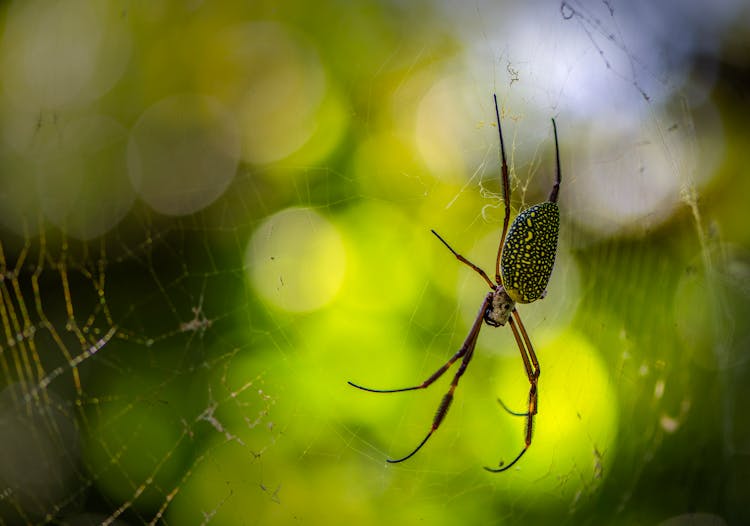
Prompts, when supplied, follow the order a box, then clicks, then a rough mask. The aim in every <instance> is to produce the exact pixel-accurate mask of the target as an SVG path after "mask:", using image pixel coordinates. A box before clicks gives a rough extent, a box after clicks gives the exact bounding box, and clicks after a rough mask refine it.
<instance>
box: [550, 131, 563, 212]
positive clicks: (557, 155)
mask: <svg viewBox="0 0 750 526" xmlns="http://www.w3.org/2000/svg"><path fill="white" fill-rule="evenodd" d="M552 131H553V132H554V134H555V161H556V166H557V175H556V177H555V184H554V185H553V186H552V191H551V192H550V194H549V199H547V200H548V201H550V202H552V203H556V202H557V193H558V192H559V191H560V149H559V148H558V147H557V124H556V123H555V119H552Z"/></svg>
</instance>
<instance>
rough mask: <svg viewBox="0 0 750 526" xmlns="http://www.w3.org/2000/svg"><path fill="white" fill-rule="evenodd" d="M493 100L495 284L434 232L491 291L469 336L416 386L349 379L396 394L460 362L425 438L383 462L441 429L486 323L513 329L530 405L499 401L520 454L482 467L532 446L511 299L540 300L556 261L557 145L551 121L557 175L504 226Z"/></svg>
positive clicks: (533, 371) (525, 342)
mask: <svg viewBox="0 0 750 526" xmlns="http://www.w3.org/2000/svg"><path fill="white" fill-rule="evenodd" d="M494 99H495V116H496V117H497V129H498V134H499V136H500V154H501V163H502V164H501V170H502V179H503V203H504V205H505V219H504V220H503V231H502V235H501V236H500V245H499V247H498V251H497V259H496V260H495V282H494V283H493V282H492V280H490V278H489V276H487V273H486V272H485V271H484V270H482V269H481V268H479V267H478V266H477V265H475V264H474V263H472V262H471V261H469V260H468V259H466V258H465V257H463V256H462V255H461V254H459V253H458V252H456V251H455V250H453V248H451V246H450V245H449V244H448V243H447V242H446V241H445V240H444V239H443V238H442V237H440V235H438V233H437V232H435V231H434V230H433V231H432V233H433V234H435V236H436V237H437V238H438V239H439V240H440V241H441V242H442V243H443V244H444V245H445V246H446V247H448V250H450V251H451V253H453V255H454V256H456V258H457V259H458V260H459V261H460V262H461V263H464V264H466V265H468V266H469V267H471V268H472V269H473V270H474V271H475V272H476V273H477V274H479V275H480V276H481V277H482V279H484V280H485V281H486V282H487V284H488V285H489V286H490V289H491V290H490V292H488V293H487V295H486V296H485V297H484V300H483V301H482V305H481V306H480V307H479V313H478V314H477V317H476V318H475V319H474V323H473V324H472V326H471V329H470V330H469V335H468V336H467V337H466V339H465V340H464V343H463V345H461V348H460V349H459V350H458V351H457V352H456V353H455V354H454V355H453V356H451V358H450V359H449V360H448V361H447V362H446V363H444V364H443V365H442V366H441V367H440V368H439V369H438V370H437V371H435V372H434V373H432V375H431V376H430V377H429V378H427V379H426V380H425V381H424V382H422V383H421V384H419V385H415V386H412V387H404V388H401V389H370V388H369V387H362V386H361V385H357V384H355V383H353V382H349V384H350V385H352V386H354V387H356V388H358V389H362V390H363V391H370V392H374V393H398V392H402V391H413V390H416V389H426V388H427V387H429V386H430V385H432V383H433V382H435V381H436V380H437V379H438V378H440V377H441V376H442V375H443V374H444V373H445V372H446V371H447V370H448V369H449V368H450V366H451V365H453V364H454V363H455V362H457V361H458V360H461V364H460V365H459V367H458V371H456V374H455V375H454V376H453V380H452V381H451V384H450V387H449V388H448V392H447V393H445V394H444V395H443V399H442V400H441V402H440V405H439V406H438V410H437V412H436V413H435V416H434V418H433V420H432V426H431V427H430V430H429V431H428V433H427V436H425V437H424V439H422V441H421V442H420V443H419V445H418V446H417V447H416V448H414V450H412V452H411V453H409V454H408V455H406V456H405V457H401V458H399V459H396V460H392V459H388V462H391V463H396V462H403V461H404V460H406V459H408V458H411V456H412V455H414V454H415V453H416V452H417V451H419V450H420V449H421V448H422V446H424V445H425V443H426V442H427V440H428V439H429V438H430V437H431V436H432V434H433V433H434V432H435V431H436V430H437V428H438V427H440V424H441V423H442V421H443V419H444V418H445V415H446V414H447V413H448V409H450V406H451V402H452V401H453V392H454V391H455V390H456V387H457V386H458V382H459V380H460V379H461V376H463V374H464V372H465V371H466V368H467V367H468V365H469V362H470V361H471V358H472V356H473V355H474V348H475V347H476V343H477V338H478V337H479V331H480V329H481V328H482V323H487V325H491V326H492V327H500V326H501V325H505V324H506V323H507V324H508V325H509V326H510V328H511V331H512V332H513V338H514V339H515V340H516V345H517V346H518V350H519V351H520V352H521V359H522V360H523V364H524V368H525V370H526V375H527V376H528V378H529V383H530V384H531V386H530V387H529V404H528V408H527V410H526V411H524V412H515V411H511V410H510V409H508V408H507V407H506V406H505V404H503V402H502V401H500V400H499V402H500V404H501V405H502V406H503V408H504V409H505V410H506V411H508V413H510V414H512V415H515V416H521V417H524V418H526V433H525V438H524V442H525V445H524V447H523V449H521V452H520V453H519V454H518V455H517V456H516V458H515V459H513V461H512V462H510V463H509V464H504V463H503V462H502V461H501V462H500V464H499V465H498V467H497V468H488V467H485V469H486V470H487V471H491V472H493V473H498V472H500V471H505V470H507V469H508V468H510V467H511V466H513V465H514V464H515V463H516V462H518V460H519V459H520V458H521V457H522V456H523V454H524V453H525V452H526V450H527V449H528V448H529V446H530V445H531V439H532V434H533V427H534V415H536V414H537V409H538V394H537V391H538V390H537V385H538V383H539V374H540V372H541V370H540V368H539V361H538V360H537V357H536V353H534V348H533V347H532V345H531V339H530V338H529V334H528V333H527V332H526V328H525V327H524V325H523V322H521V316H520V314H518V310H517V309H516V303H531V302H533V301H535V300H538V299H540V298H543V297H544V295H545V294H546V290H547V284H548V283H549V278H550V276H551V274H552V268H553V266H554V264H555V254H556V253H557V236H558V229H559V225H560V212H559V210H558V207H557V195H558V192H559V190H560V153H559V148H558V145H557V126H556V124H555V120H554V119H552V130H553V132H554V135H555V160H556V168H557V172H556V177H555V183H554V185H553V186H552V191H551V192H550V194H549V198H548V199H547V201H545V202H544V203H539V204H537V205H534V206H531V207H529V208H527V209H525V210H523V211H522V212H521V213H519V214H518V216H517V217H516V219H515V220H514V221H513V224H512V225H511V226H510V230H509V229H508V223H509V220H510V182H509V175H508V164H507V162H506V160H505V145H504V143H503V132H502V129H501V127H500V111H499V110H498V107H497V96H495V97H494Z"/></svg>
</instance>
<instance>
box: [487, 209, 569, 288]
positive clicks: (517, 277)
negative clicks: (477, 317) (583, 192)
mask: <svg viewBox="0 0 750 526" xmlns="http://www.w3.org/2000/svg"><path fill="white" fill-rule="evenodd" d="M559 228H560V211H559V209H558V208H557V204H556V203H552V202H546V203H540V204H538V205H534V206H531V207H529V208H527V209H526V210H524V211H523V212H521V213H520V214H518V217H516V219H515V220H514V221H513V224H512V225H511V226H510V229H508V235H507V236H506V238H505V244H504V245H503V251H502V256H501V259H500V275H501V278H502V282H503V287H504V288H505V290H506V291H507V292H508V295H509V296H510V297H511V298H512V299H513V301H515V302H517V303H531V302H532V301H535V300H538V299H539V298H541V297H542V295H543V294H544V291H545V290H546V289H547V283H549V278H550V275H551V274H552V267H553V266H554V265H555V253H556V252H557V234H558V230H559Z"/></svg>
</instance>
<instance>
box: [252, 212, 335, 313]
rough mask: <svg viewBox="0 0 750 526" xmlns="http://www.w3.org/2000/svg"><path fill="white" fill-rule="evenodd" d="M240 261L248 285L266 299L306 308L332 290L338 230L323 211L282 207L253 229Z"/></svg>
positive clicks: (318, 305) (290, 307)
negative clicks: (242, 262)
mask: <svg viewBox="0 0 750 526" xmlns="http://www.w3.org/2000/svg"><path fill="white" fill-rule="evenodd" d="M245 263H246V265H247V268H248V272H249V277H250V280H251V283H252V285H253V287H254V288H255V290H257V291H258V293H259V294H260V295H261V296H262V297H263V298H264V299H265V300H266V301H268V302H269V303H271V304H273V305H275V306H276V307H278V308H280V309H283V310H287V311H291V312H307V311H313V310H316V309H319V308H321V307H323V306H324V305H326V304H328V303H329V302H330V301H331V300H333V299H334V298H335V297H336V295H337V294H338V292H339V289H340V288H341V284H342V282H343V280H344V272H345V270H346V251H345V249H344V244H343V241H342V239H341V236H340V234H339V232H338V230H337V229H336V227H335V226H334V225H332V224H331V223H330V222H329V221H328V220H327V219H325V218H324V217H323V216H321V215H320V214H318V213H317V212H315V211H313V210H310V209H308V208H287V209H286V210H282V211H281V212H278V213H276V214H274V215H272V216H271V217H269V218H268V219H266V220H265V221H264V222H263V223H262V224H261V225H260V226H259V227H258V228H257V230H256V231H255V232H254V234H253V237H252V239H251V241H250V243H249V244H248V248H247V252H246V255H245Z"/></svg>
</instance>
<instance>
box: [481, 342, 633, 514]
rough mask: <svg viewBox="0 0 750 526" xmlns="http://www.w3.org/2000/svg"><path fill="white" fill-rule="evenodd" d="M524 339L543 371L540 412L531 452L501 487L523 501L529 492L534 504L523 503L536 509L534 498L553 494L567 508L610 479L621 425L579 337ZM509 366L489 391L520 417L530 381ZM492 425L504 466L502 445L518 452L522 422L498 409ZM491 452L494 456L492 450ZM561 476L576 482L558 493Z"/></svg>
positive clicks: (507, 453) (597, 362) (602, 373)
mask: <svg viewBox="0 0 750 526" xmlns="http://www.w3.org/2000/svg"><path fill="white" fill-rule="evenodd" d="M531 337H532V339H533V343H534V348H535V350H536V354H537V357H538V358H539V363H540V368H541V371H542V374H541V376H540V378H539V413H538V415H537V417H536V418H535V420H534V436H533V442H532V445H531V447H530V448H529V450H528V452H527V453H526V455H525V456H524V458H523V460H522V461H521V462H520V463H519V464H518V465H517V468H515V469H516V470H517V471H518V476H517V477H516V478H515V479H514V482H513V484H510V485H507V486H502V487H504V488H505V491H507V492H509V493H517V494H519V495H526V496H528V495H529V492H530V491H532V490H533V493H534V494H536V495H538V496H539V497H538V498H535V499H530V500H529V501H528V504H529V505H530V506H534V505H541V503H540V501H539V498H543V497H542V496H543V495H546V494H549V493H550V492H556V493H558V494H559V496H560V499H559V502H560V503H564V504H565V505H567V503H569V502H570V499H571V498H573V497H574V495H575V492H576V491H579V490H581V487H583V488H585V489H586V490H587V491H589V490H591V489H593V487H595V486H597V485H598V484H600V483H601V481H602V480H603V478H604V477H606V475H607V473H608V472H609V466H608V463H609V462H611V461H612V460H613V459H614V458H615V456H616V455H615V451H614V449H615V446H616V438H617V433H618V431H617V430H618V427H619V425H620V423H619V409H618V400H617V394H616V391H615V388H614V385H613V382H612V379H611V377H610V373H609V371H608V369H607V366H606V364H605V363H604V361H603V360H602V358H601V357H600V356H599V351H598V349H596V348H595V347H594V346H593V345H592V344H591V343H590V342H589V341H588V340H587V339H586V338H585V337H584V336H583V335H582V334H580V333H577V332H575V331H572V330H571V331H565V332H564V333H562V334H559V335H558V336H555V337H553V338H552V339H550V338H548V337H546V334H545V333H540V332H537V333H535V334H532V335H531ZM517 360H518V361H520V357H518V358H517ZM510 362H511V360H510V359H508V360H502V361H501V363H500V365H499V366H498V375H497V377H496V379H495V381H494V384H495V385H496V386H497V387H496V392H497V395H498V397H500V398H502V400H503V401H504V402H505V403H506V404H507V405H508V406H509V407H510V408H511V409H513V410H515V411H524V410H525V404H527V400H528V391H529V381H528V378H527V377H526V374H525V373H524V372H523V368H522V367H520V366H519V367H513V366H511V364H510ZM497 418H498V420H499V421H502V423H503V424H502V429H503V436H502V437H501V439H500V440H499V441H498V442H497V444H503V451H501V452H500V454H501V456H502V457H503V458H505V459H506V461H507V460H509V459H512V458H513V457H514V455H515V453H516V451H515V449H514V448H513V447H511V446H510V445H509V444H514V445H515V446H517V449H518V450H520V449H521V447H522V446H523V433H524V424H525V420H524V419H523V418H519V417H515V416H512V415H508V414H505V413H503V411H502V409H500V408H498V417H497ZM485 449H486V448H485ZM490 449H491V450H492V451H495V455H497V454H498V448H497V446H496V444H495V443H493V444H492V447H491V448H489V449H488V451H489V450H490ZM483 450H484V449H483ZM482 454H483V455H484V454H489V453H482ZM550 474H551V475H553V476H549V475H550ZM561 477H570V478H571V479H573V478H574V479H576V480H578V481H580V483H577V484H572V483H571V484H568V485H564V486H563V487H560V485H559V480H560V478H561Z"/></svg>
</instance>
